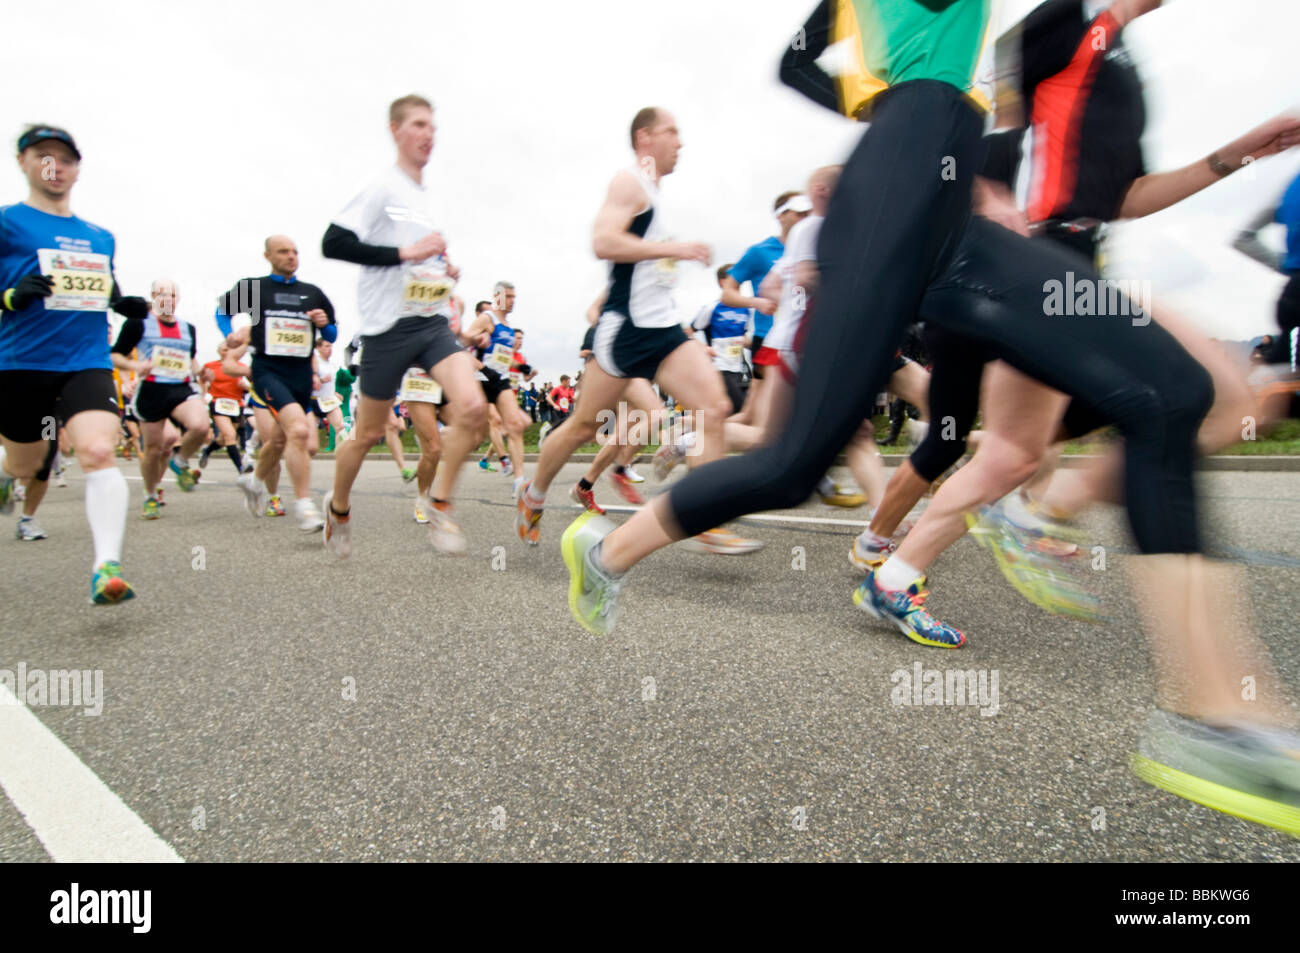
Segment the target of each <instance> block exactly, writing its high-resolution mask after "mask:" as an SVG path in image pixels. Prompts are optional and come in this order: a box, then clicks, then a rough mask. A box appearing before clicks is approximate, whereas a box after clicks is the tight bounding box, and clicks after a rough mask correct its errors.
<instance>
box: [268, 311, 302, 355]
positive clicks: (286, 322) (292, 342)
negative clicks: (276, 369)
mask: <svg viewBox="0 0 1300 953" xmlns="http://www.w3.org/2000/svg"><path fill="white" fill-rule="evenodd" d="M311 339H312V333H311V322H310V321H308V320H307V319H306V318H267V319H266V350H265V354H266V356H267V357H309V356H311Z"/></svg>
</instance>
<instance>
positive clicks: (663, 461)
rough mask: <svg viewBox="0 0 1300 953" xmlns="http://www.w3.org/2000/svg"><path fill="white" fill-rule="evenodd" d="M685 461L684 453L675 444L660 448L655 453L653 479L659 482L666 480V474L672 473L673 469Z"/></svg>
mask: <svg viewBox="0 0 1300 953" xmlns="http://www.w3.org/2000/svg"><path fill="white" fill-rule="evenodd" d="M685 459H686V451H685V450H683V449H682V448H681V447H679V446H678V445H677V444H675V443H670V444H666V445H665V446H662V447H660V448H659V449H658V450H656V451H655V458H654V471H655V479H656V480H659V481H661V482H662V481H664V480H666V479H668V474H670V473H672V472H673V468H674V467H676V466H677V464H679V463H681V462H682V461H683V460H685Z"/></svg>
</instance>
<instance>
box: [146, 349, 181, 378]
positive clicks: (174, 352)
mask: <svg viewBox="0 0 1300 953" xmlns="http://www.w3.org/2000/svg"><path fill="white" fill-rule="evenodd" d="M150 360H151V361H152V362H153V365H152V367H153V369H152V370H151V371H150V372H149V373H150V374H152V375H153V376H154V377H155V378H159V377H161V378H165V379H167V380H172V381H183V380H185V379H186V378H188V377H189V376H190V352H189V351H182V350H181V349H180V348H178V347H167V346H166V345H162V344H158V345H154V349H153V353H152V354H150Z"/></svg>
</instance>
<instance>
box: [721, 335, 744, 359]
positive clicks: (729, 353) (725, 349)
mask: <svg viewBox="0 0 1300 953" xmlns="http://www.w3.org/2000/svg"><path fill="white" fill-rule="evenodd" d="M713 349H714V350H715V351H717V352H718V354H719V355H720V356H721V357H725V358H726V359H727V360H729V361H738V360H740V355H741V352H743V351H744V350H745V339H744V338H714V339H713Z"/></svg>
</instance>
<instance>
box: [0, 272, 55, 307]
mask: <svg viewBox="0 0 1300 953" xmlns="http://www.w3.org/2000/svg"><path fill="white" fill-rule="evenodd" d="M52 294H54V279H53V278H50V277H48V276H46V275H25V276H24V277H22V278H20V279H19V280H18V284H16V285H14V286H13V287H12V288H10V289H9V290H8V291H6V292H5V293H4V296H3V303H4V310H6V311H21V310H23V309H24V308H25V307H27V306H28V305H29V304H31V303H32V302H33V301H35V300H36V299H37V298H48V297H49V296H50V295H52Z"/></svg>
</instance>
